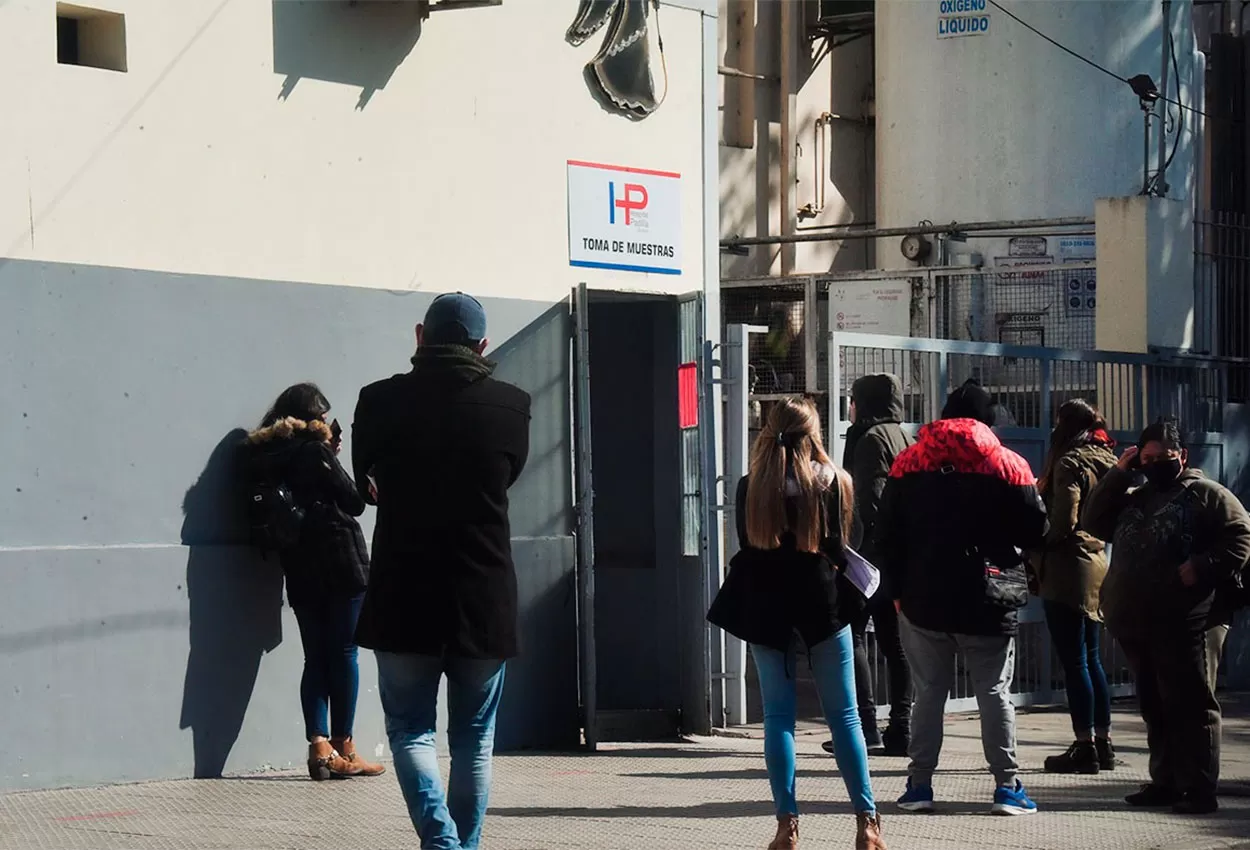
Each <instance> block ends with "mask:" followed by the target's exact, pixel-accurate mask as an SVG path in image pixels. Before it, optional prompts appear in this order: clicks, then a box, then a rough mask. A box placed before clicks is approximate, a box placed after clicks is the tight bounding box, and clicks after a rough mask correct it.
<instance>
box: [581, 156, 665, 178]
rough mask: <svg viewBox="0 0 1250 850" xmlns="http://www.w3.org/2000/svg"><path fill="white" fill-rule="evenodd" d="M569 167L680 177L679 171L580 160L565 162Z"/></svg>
mask: <svg viewBox="0 0 1250 850" xmlns="http://www.w3.org/2000/svg"><path fill="white" fill-rule="evenodd" d="M567 162H568V164H569V165H578V166H581V167H582V168H601V169H603V170H604V171H621V172H624V173H625V174H649V175H651V176H652V177H681V172H679V171H656V170H655V169H652V168H631V167H630V166H628V165H607V164H606V163H602V162H584V161H582V160H580V159H570V160H568V161H567Z"/></svg>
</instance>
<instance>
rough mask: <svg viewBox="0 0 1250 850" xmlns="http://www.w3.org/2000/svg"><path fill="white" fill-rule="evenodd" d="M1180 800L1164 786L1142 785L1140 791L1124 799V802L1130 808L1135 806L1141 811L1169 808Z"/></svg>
mask: <svg viewBox="0 0 1250 850" xmlns="http://www.w3.org/2000/svg"><path fill="white" fill-rule="evenodd" d="M1179 800H1180V796H1179V795H1178V794H1177V793H1176V792H1175V791H1173V790H1172V789H1171V788H1168V787H1166V786H1164V785H1155V784H1154V783H1151V784H1149V785H1143V786H1142V787H1141V790H1140V791H1135V792H1133V793H1132V794H1129V795H1128V796H1127V797H1125V798H1124V802H1126V803H1128V804H1129V805H1130V806H1137V807H1139V808H1143V809H1153V808H1162V807H1164V806H1170V805H1172V804H1174V803H1176V802H1177V801H1179Z"/></svg>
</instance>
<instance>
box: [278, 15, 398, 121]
mask: <svg viewBox="0 0 1250 850" xmlns="http://www.w3.org/2000/svg"><path fill="white" fill-rule="evenodd" d="M421 16H422V4H420V3H410V2H404V0H367V2H363V3H352V2H348V0H273V70H274V73H275V74H284V75H286V80H284V81H283V83H282V91H281V92H280V93H279V94H278V99H279V100H286V99H287V98H288V97H290V95H291V92H292V91H294V89H295V86H296V84H297V83H298V82H299V81H300V80H301V79H304V78H307V79H310V80H322V81H324V82H327V83H340V84H342V85H346V86H359V87H360V90H361V91H360V100H359V102H357V104H356V108H357V109H364V108H365V107H366V106H367V105H368V104H369V100H370V99H371V98H372V97H373V94H374V92H376V91H378V90H379V89H384V88H386V84H387V83H388V82H390V80H391V76H392V75H393V74H394V73H395V69H396V68H398V67H399V65H400V63H402V62H403V61H404V59H406V58H407V57H408V54H409V53H411V52H412V48H413V47H414V46H415V45H416V43H417V40H418V39H420V38H421V22H422V17H421Z"/></svg>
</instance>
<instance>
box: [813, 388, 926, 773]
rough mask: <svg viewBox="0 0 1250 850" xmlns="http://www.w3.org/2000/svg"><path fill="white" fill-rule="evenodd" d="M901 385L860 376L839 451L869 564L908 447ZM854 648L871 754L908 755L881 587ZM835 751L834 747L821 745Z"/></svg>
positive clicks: (905, 691)
mask: <svg viewBox="0 0 1250 850" xmlns="http://www.w3.org/2000/svg"><path fill="white" fill-rule="evenodd" d="M902 421H903V384H902V382H901V381H900V380H899V379H898V378H897V377H896V376H894V375H890V374H884V373H883V374H875V375H864V376H863V377H861V378H859V379H857V380H856V381H855V383H854V384H852V385H851V427H850V428H849V429H848V430H847V432H846V442H845V443H844V445H843V449H842V468H843V469H845V470H847V471H848V472H850V473H851V478H852V480H853V481H854V487H855V519H856V527H857V529H859V530H860V531H861V532H862V533H861V534H860V535H859V536H860V538H861V539H860V540H855V541H853V542H852V545H854V546H855V547H857V548H858V550H859V553H860V554H861V555H863V556H864V558H865V559H866V560H868V562H869V563H873V564H875V563H876V560H877V547H876V544H875V543H874V541H873V535H874V534H875V532H876V524H877V510H878V508H879V507H880V505H881V494H882V492H883V491H884V490H885V484H886V481H887V480H889V477H890V467H892V466H893V465H894V459H895V458H896V457H898V456H899V454H901V453H902V451H903V450H904V449H906V448H907V447H908V446H910V445H911V444H912V439H911V437H909V436H908V435H907V434H906V433H904V431H903V428H902V425H901V423H902ZM869 619H871V620H872V623H873V628H874V633H875V635H876V638H877V651H878V652H879V653H880V654H881V655H882V656H884V657H885V663H886V670H887V672H888V674H889V681H890V725H889V726H888V727H887V728H886V730H885V734H884V735H883V734H882V733H881V732H880V731H879V730H878V728H877V707H876V704H875V700H874V698H873V688H872V680H873V676H872V668H871V666H870V664H869V662H868V648H867V631H868V621H869ZM850 625H851V638H852V640H853V641H854V646H855V693H856V696H857V698H858V701H859V717H860V721H861V722H862V723H863V726H864V739H865V741H866V743H867V745H868V749H869V751H870V752H872V751H874V750H876V751H878V752H880V753H882V754H884V755H887V756H905V755H907V746H908V743H909V742H910V740H911V670H910V669H909V668H908V666H907V656H906V655H905V654H904V652H903V644H902V641H901V640H900V638H899V631H898V612H897V611H895V610H894V603H893V597H892V596H891V595H890V591H889V589H888V588H885V587H882V588H879V589H878V590H877V592H876V593H875V594H873V596H872V598H871V599H869V600H868V604H867V605H866V606H865V607H864V608H863V610H862V612H860V613H859V614H858V615H857V616H856V617H855V618H854V619H853V620H852V621H851V624H850ZM824 747H825V750H826V751H828V752H832V751H833V742H832V741H827V742H826V743H825V745H824Z"/></svg>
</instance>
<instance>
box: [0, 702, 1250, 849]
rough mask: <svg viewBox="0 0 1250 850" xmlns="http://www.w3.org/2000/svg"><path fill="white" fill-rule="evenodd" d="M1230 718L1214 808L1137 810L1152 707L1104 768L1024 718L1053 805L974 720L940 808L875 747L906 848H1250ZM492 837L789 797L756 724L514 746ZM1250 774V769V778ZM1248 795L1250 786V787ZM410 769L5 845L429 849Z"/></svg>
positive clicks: (172, 807)
mask: <svg viewBox="0 0 1250 850" xmlns="http://www.w3.org/2000/svg"><path fill="white" fill-rule="evenodd" d="M1228 709H1229V714H1230V715H1235V716H1231V717H1229V718H1228V719H1227V721H1226V724H1225V732H1224V742H1225V749H1224V775H1225V777H1226V779H1227V780H1228V783H1227V790H1228V792H1229V795H1228V796H1225V797H1224V798H1223V799H1222V805H1223V808H1222V810H1221V812H1220V813H1219V814H1218V815H1216V816H1212V817H1206V818H1181V817H1177V816H1174V815H1172V814H1170V813H1160V812H1154V813H1151V812H1141V811H1135V810H1130V809H1128V808H1127V807H1126V806H1125V805H1124V804H1123V802H1122V800H1121V798H1122V797H1123V796H1124V794H1125V793H1127V792H1128V791H1130V790H1133V789H1134V787H1135V786H1136V785H1137V784H1138V783H1139V782H1141V781H1142V780H1143V776H1144V772H1145V766H1146V755H1145V748H1144V740H1143V732H1142V728H1141V724H1140V722H1139V721H1137V720H1136V719H1134V717H1133V716H1132V714H1131V712H1130V711H1129V710H1128V709H1127V708H1121V709H1118V711H1117V718H1116V719H1117V727H1116V728H1117V743H1118V746H1119V749H1120V753H1121V757H1122V759H1123V760H1124V761H1125V764H1124V765H1123V766H1122V767H1121V768H1120V769H1118V770H1116V771H1115V772H1113V773H1104V774H1101V775H1099V776H1097V777H1052V776H1047V775H1045V774H1043V773H1041V772H1040V770H1039V768H1040V765H1041V762H1042V759H1043V758H1044V757H1045V756H1046V755H1049V754H1050V753H1053V752H1055V751H1056V749H1058V748H1059V747H1061V746H1062V745H1064V744H1066V743H1067V739H1068V738H1069V733H1068V731H1067V727H1068V724H1067V718H1066V715H1064V714H1063V713H1061V712H1039V713H1031V714H1022V715H1021V716H1020V742H1021V750H1022V753H1021V754H1022V761H1023V763H1024V765H1025V766H1026V767H1027V768H1028V775H1026V777H1025V781H1026V783H1027V785H1028V787H1029V789H1030V792H1031V793H1032V794H1033V796H1034V797H1035V798H1036V799H1037V801H1038V802H1039V804H1040V805H1041V807H1042V811H1041V812H1040V813H1039V814H1038V815H1036V816H1032V817H1017V818H999V817H991V816H989V815H988V814H987V811H988V808H989V797H990V794H991V791H992V788H991V782H990V779H989V777H988V775H987V774H986V772H985V770H984V766H983V759H982V756H981V752H980V742H979V739H978V736H977V721H976V719H975V718H968V717H952V718H951V719H950V720H949V723H948V736H947V743H946V753H945V756H946V758H945V763H944V765H943V769H942V772H941V773H940V774H939V777H938V782H937V784H936V790H937V792H938V796H939V799H940V801H941V802H942V808H941V810H940V812H939V814H937V815H933V816H918V815H897V814H894V813H893V809H892V807H891V806H890V805H889V803H888V801H890V800H892V799H893V798H894V797H896V796H897V795H898V794H899V793H900V792H901V791H902V788H903V785H904V783H905V781H906V779H905V771H904V768H905V764H904V762H903V760H901V759H874V761H873V767H874V780H875V783H874V784H875V787H876V791H877V794H878V796H879V798H880V799H881V800H882V801H883V805H882V812H883V814H884V815H885V831H886V838H887V839H888V841H889V846H890V847H891V848H892V850H969V848H971V849H972V850H976V848H991V847H993V848H1013V850H1027V849H1028V848H1039V850H1040V848H1089V850H1096V848H1108V850H1110V848H1124V850H1145V848H1166V850H1182V848H1183V850H1199V848H1250V702H1246V701H1239V700H1232V701H1229V704H1228ZM822 739H823V735H821V734H820V733H819V731H817V730H812V731H810V732H809V733H807V734H804V735H802V736H801V738H800V744H799V750H800V776H799V798H800V806H801V808H802V809H803V817H802V821H801V824H802V843H803V847H804V848H851V847H852V846H853V834H854V821H853V818H852V817H851V816H850V814H849V812H850V808H849V806H848V804H847V796H846V792H845V789H844V788H843V786H842V783H841V780H840V779H839V778H838V775H837V772H836V768H835V765H834V762H833V760H832V759H831V758H830V757H829V756H827V755H825V754H824V753H822V752H821V750H820V741H821V740H822ZM495 772H496V783H495V791H494V795H493V797H492V806H491V812H490V815H489V819H488V821H487V826H486V838H485V840H484V842H483V847H484V848H485V850H541V848H569V850H573V848H578V849H579V850H660V848H681V850H702V848H743V850H760V848H763V847H764V846H766V845H767V843H768V840H769V839H770V838H771V833H772V828H773V826H772V806H771V803H770V802H769V793H768V783H767V779H766V778H765V773H764V763H763V757H762V743H761V742H760V741H759V740H758V738H756V737H749V738H711V739H700V740H698V741H692V742H685V743H673V744H648V745H609V746H607V747H605V748H603V749H602V750H601V751H600V752H598V753H596V754H594V755H582V754H563V755H547V754H534V755H529V754H527V755H509V756H501V757H499V758H498V759H497V760H496V771H495ZM1242 783H1246V784H1245V785H1243V784H1242ZM1243 795H1246V796H1243ZM417 846H418V843H417V841H416V837H415V835H414V834H413V831H412V828H411V826H410V825H409V823H408V820H407V816H406V813H405V811H404V808H403V803H402V801H401V799H400V795H399V790H398V788H397V786H396V783H395V778H394V776H391V775H387V776H384V777H381V778H378V779H372V780H364V779H357V780H351V781H348V782H337V783H320V784H313V783H312V782H309V781H308V780H307V778H306V777H304V776H303V775H302V774H301V775H295V774H278V773H275V774H267V775H262V776H252V777H238V778H229V779H220V780H201V781H181V782H153V783H147V784H139V785H122V786H112V787H107V788H93V789H80V790H68V791H49V792H33V793H22V794H13V795H9V796H7V797H0V850H27V848H56V849H57V850H75V848H83V850H87V848H90V850H113V849H114V848H125V850H132V848H133V850H157V848H160V850H175V848H177V850H183V849H184V848H185V850H209V848H213V849H214V850H217V849H218V848H240V850H241V848H301V850H303V848H307V849H308V850H312V848H334V850H348V848H350V850H357V848H416V847H417Z"/></svg>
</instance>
